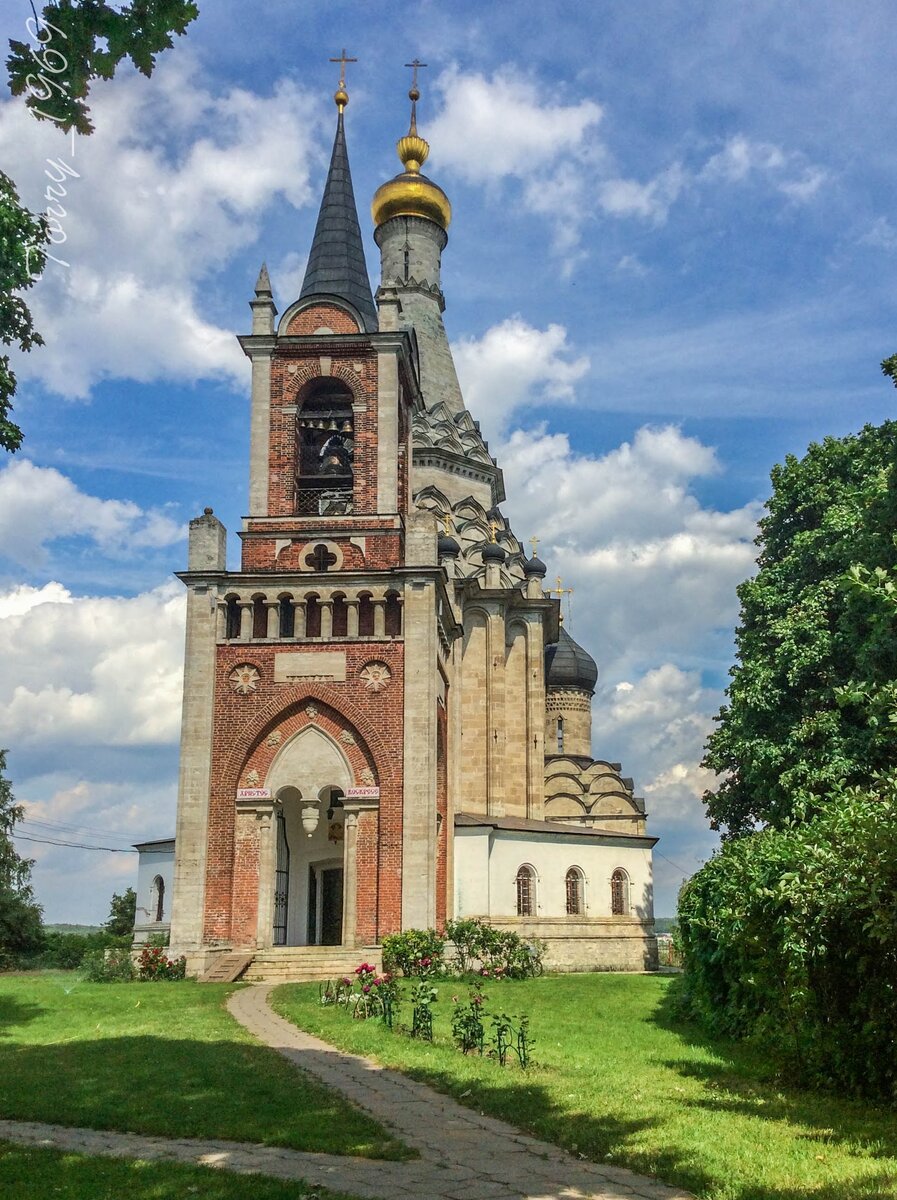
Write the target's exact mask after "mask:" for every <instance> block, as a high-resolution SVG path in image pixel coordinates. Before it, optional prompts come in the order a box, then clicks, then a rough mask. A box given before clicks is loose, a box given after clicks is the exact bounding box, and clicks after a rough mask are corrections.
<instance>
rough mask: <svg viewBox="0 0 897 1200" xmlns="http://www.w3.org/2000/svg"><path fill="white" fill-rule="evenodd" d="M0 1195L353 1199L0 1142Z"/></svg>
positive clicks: (93, 1199)
mask: <svg viewBox="0 0 897 1200" xmlns="http://www.w3.org/2000/svg"><path fill="white" fill-rule="evenodd" d="M0 1196H9V1197H23V1198H24V1197H27V1198H28V1200H122V1197H124V1196H127V1197H128V1200H184V1197H186V1196H199V1197H201V1198H202V1200H246V1197H247V1196H251V1197H252V1200H304V1198H307V1200H311V1198H312V1197H315V1200H352V1197H351V1196H346V1195H345V1194H344V1193H343V1192H329V1191H327V1190H326V1189H324V1188H318V1187H316V1188H311V1187H306V1186H303V1185H302V1184H301V1183H282V1182H281V1181H279V1180H275V1179H266V1178H264V1176H261V1175H251V1176H246V1175H231V1174H229V1173H228V1172H227V1171H218V1170H212V1169H211V1168H209V1167H188V1166H182V1165H180V1164H177V1163H158V1162H153V1163H148V1162H138V1161H127V1160H121V1159H111V1158H92V1157H90V1156H88V1155H85V1154H70V1153H68V1152H63V1151H59V1150H43V1149H32V1148H31V1147H26V1146H13V1145H10V1144H9V1143H7V1142H0Z"/></svg>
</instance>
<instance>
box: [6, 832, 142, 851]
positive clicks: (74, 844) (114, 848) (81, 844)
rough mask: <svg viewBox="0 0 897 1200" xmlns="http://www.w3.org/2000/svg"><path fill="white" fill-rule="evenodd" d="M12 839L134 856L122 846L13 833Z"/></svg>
mask: <svg viewBox="0 0 897 1200" xmlns="http://www.w3.org/2000/svg"><path fill="white" fill-rule="evenodd" d="M12 836H13V837H14V838H18V840H19V841H20V842H39V843H40V845H42V846H70V847H71V848H72V849H74V850H108V851H109V853H110V854H136V853H137V851H136V850H132V849H125V847H123V846H90V845H88V844H87V842H57V841H54V840H53V839H52V838H36V837H28V835H27V834H24V833H14V834H13V835H12Z"/></svg>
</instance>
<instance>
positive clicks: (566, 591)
mask: <svg viewBox="0 0 897 1200" xmlns="http://www.w3.org/2000/svg"><path fill="white" fill-rule="evenodd" d="M548 595H549V596H557V598H558V600H560V602H561V611H560V612H559V613H558V619H559V620H560V622H561V624H562V625H563V623H564V597H565V596H566V597H567V616H569V615H570V597H571V596H572V595H573V588H565V587H564V586H563V584H562V583H561V577H560V575H558V577H557V587H554V588H550V589H549V591H548Z"/></svg>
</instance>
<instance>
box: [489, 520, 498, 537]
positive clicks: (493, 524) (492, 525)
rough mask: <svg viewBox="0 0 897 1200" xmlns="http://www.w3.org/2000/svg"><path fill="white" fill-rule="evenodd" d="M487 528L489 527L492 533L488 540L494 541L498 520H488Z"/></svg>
mask: <svg viewBox="0 0 897 1200" xmlns="http://www.w3.org/2000/svg"><path fill="white" fill-rule="evenodd" d="M489 529H490V531H491V533H492V537H491V538H490V541H493V542H494V541H497V538H496V536H495V534H496V533H497V531H498V521H490V522H489Z"/></svg>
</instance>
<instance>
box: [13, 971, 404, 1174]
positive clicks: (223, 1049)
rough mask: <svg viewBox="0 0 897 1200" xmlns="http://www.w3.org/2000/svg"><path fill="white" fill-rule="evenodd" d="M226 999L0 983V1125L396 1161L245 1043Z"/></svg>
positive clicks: (151, 988)
mask: <svg viewBox="0 0 897 1200" xmlns="http://www.w3.org/2000/svg"><path fill="white" fill-rule="evenodd" d="M232 990H233V988H232V986H230V985H227V984H198V983H195V982H193V981H190V980H187V981H184V982H182V983H94V984H89V983H83V982H79V979H78V976H77V975H76V973H75V972H71V971H39V972H37V971H36V972H29V973H23V974H20V975H0V1116H3V1117H7V1118H12V1119H18V1120H31V1121H49V1122H52V1123H55V1124H59V1125H83V1126H88V1127H90V1128H93V1129H116V1130H125V1131H133V1132H135V1133H152V1134H171V1135H173V1136H177V1137H193V1138H201V1137H214V1138H229V1139H233V1140H234V1141H240V1142H262V1143H265V1144H268V1145H275V1146H289V1147H291V1148H293V1149H296V1150H319V1151H324V1152H327V1153H331V1154H359V1155H365V1156H367V1157H371V1158H404V1157H407V1156H408V1152H407V1151H406V1150H405V1149H404V1148H403V1147H402V1146H401V1145H400V1144H399V1143H398V1142H396V1141H395V1139H393V1138H392V1137H391V1136H390V1135H389V1134H388V1133H387V1132H386V1131H385V1130H384V1129H383V1128H382V1127H381V1126H379V1125H377V1124H376V1122H375V1121H373V1120H371V1119H370V1118H369V1117H367V1116H366V1115H365V1114H364V1113H362V1112H361V1111H360V1110H358V1109H357V1108H353V1107H352V1106H350V1105H349V1104H348V1103H346V1102H345V1101H344V1100H343V1099H342V1098H341V1097H340V1096H337V1095H336V1094H335V1093H333V1092H330V1091H328V1090H327V1089H326V1088H324V1087H323V1086H321V1085H319V1084H318V1083H316V1082H315V1081H313V1080H312V1079H311V1078H310V1077H307V1076H305V1075H303V1074H302V1073H301V1072H300V1071H297V1070H296V1069H295V1068H294V1067H293V1066H291V1064H290V1063H288V1062H286V1061H285V1060H284V1059H283V1058H282V1057H281V1056H280V1055H279V1054H277V1053H276V1051H274V1050H271V1049H269V1048H268V1047H266V1046H262V1045H260V1044H259V1043H258V1042H256V1041H255V1039H254V1038H252V1037H251V1035H250V1034H248V1033H247V1032H246V1031H245V1030H244V1029H243V1028H242V1026H241V1025H238V1024H237V1022H236V1021H235V1020H234V1019H233V1018H232V1017H231V1016H230V1014H229V1013H227V1012H226V1011H225V1009H224V1001H225V998H226V997H227V995H229V993H230V992H231V991H232ZM0 1194H4V1193H3V1189H2V1187H0ZM5 1194H10V1193H5ZM73 1194H75V1195H77V1194H78V1193H73ZM160 1194H167V1193H160ZM225 1194H227V1195H230V1193H224V1192H222V1195H225ZM234 1194H235V1195H236V1194H237V1193H234ZM271 1194H272V1195H275V1194H279V1193H274V1192H272V1193H271Z"/></svg>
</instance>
